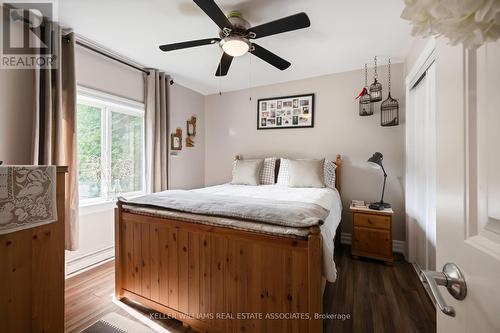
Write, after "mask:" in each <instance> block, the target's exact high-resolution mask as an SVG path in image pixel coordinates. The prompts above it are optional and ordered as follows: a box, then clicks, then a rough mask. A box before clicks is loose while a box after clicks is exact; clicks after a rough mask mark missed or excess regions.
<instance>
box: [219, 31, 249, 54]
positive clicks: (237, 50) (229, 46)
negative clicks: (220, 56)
mask: <svg viewBox="0 0 500 333" xmlns="http://www.w3.org/2000/svg"><path fill="white" fill-rule="evenodd" d="M220 45H221V47H222V50H224V52H225V53H226V54H228V55H230V56H232V57H240V56H242V55H244V54H245V53H247V52H248V51H249V50H250V42H249V41H248V40H247V39H245V38H243V37H240V36H231V37H226V38H223V39H222V40H221V41H220Z"/></svg>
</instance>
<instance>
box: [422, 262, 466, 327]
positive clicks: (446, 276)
mask: <svg viewBox="0 0 500 333" xmlns="http://www.w3.org/2000/svg"><path fill="white" fill-rule="evenodd" d="M421 276H422V278H423V280H424V282H425V283H427V284H428V285H429V289H430V290H431V293H432V296H433V297H434V299H435V300H436V303H437V305H438V307H439V309H440V310H441V312H443V313H444V314H446V315H448V316H451V317H455V308H453V307H452V306H450V305H448V304H446V302H445V300H444V298H443V296H442V295H441V292H440V291H439V289H438V286H445V287H446V289H448V292H449V293H450V294H451V296H453V297H454V298H455V299H458V300H460V301H461V300H463V299H464V298H465V296H467V284H466V283H465V278H464V276H463V274H462V272H461V271H460V269H459V268H458V266H457V265H455V264H453V263H447V264H445V265H444V266H443V271H442V272H435V271H423V270H421Z"/></svg>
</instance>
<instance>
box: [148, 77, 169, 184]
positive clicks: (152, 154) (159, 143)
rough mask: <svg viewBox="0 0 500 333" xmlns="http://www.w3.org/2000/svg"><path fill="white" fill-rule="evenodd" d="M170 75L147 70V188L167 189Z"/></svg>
mask: <svg viewBox="0 0 500 333" xmlns="http://www.w3.org/2000/svg"><path fill="white" fill-rule="evenodd" d="M169 80H170V79H169V77H168V76H167V75H166V74H165V73H163V72H159V71H157V70H150V71H149V75H147V74H144V81H145V85H144V86H145V94H144V96H145V100H146V116H145V125H146V128H145V136H146V140H145V151H146V191H147V192H148V193H154V192H160V191H165V190H167V189H168V139H169V137H168V86H169V85H168V82H169Z"/></svg>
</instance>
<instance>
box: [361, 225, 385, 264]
mask: <svg viewBox="0 0 500 333" xmlns="http://www.w3.org/2000/svg"><path fill="white" fill-rule="evenodd" d="M352 250H353V252H356V253H358V254H360V255H363V254H365V255H366V254H370V255H373V256H375V257H382V258H392V237H391V234H390V231H389V230H383V229H367V228H359V227H354V232H353V240H352Z"/></svg>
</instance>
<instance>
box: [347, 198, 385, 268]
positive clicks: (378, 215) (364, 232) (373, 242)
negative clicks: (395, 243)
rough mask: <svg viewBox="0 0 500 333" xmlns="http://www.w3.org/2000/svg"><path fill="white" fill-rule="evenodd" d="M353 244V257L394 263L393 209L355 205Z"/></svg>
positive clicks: (353, 210)
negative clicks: (375, 208)
mask: <svg viewBox="0 0 500 333" xmlns="http://www.w3.org/2000/svg"><path fill="white" fill-rule="evenodd" d="M350 210H351V212H352V244H351V255H352V256H353V258H357V257H358V256H361V257H368V258H373V259H378V260H383V261H384V262H385V263H386V264H392V263H393V262H394V258H393V256H392V215H393V214H394V211H393V210H392V209H384V210H373V209H369V208H360V207H353V206H351V208H350Z"/></svg>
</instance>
